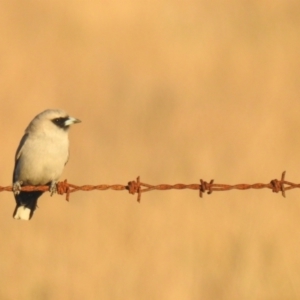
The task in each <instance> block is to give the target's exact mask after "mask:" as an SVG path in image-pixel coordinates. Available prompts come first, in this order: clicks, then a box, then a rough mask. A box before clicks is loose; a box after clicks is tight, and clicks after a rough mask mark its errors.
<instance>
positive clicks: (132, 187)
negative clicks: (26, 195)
mask: <svg viewBox="0 0 300 300" xmlns="http://www.w3.org/2000/svg"><path fill="white" fill-rule="evenodd" d="M264 188H268V189H271V190H272V191H273V192H274V193H278V192H281V194H282V196H283V197H285V192H286V191H287V190H291V189H295V188H300V184H295V183H292V182H289V181H286V180H285V171H284V172H283V173H282V175H281V179H280V180H277V179H273V180H271V181H270V182H269V183H254V184H245V183H242V184H234V185H229V184H218V183H214V180H211V181H210V182H206V181H204V180H202V179H200V184H196V183H195V184H182V183H178V184H173V185H171V184H159V185H151V184H147V183H143V182H141V181H140V177H137V179H136V181H129V182H128V184H127V185H122V184H113V185H107V184H101V185H82V186H78V185H75V184H71V183H68V182H67V180H64V181H60V182H57V193H58V194H60V195H63V194H66V200H67V201H69V199H70V194H71V193H74V192H77V191H93V190H98V191H106V190H114V191H123V190H127V191H129V193H130V194H132V195H134V194H136V193H137V201H138V202H140V201H141V194H142V193H144V192H150V191H153V190H159V191H165V190H172V189H175V190H183V189H190V190H197V191H199V196H200V197H201V198H202V197H203V194H204V193H205V192H207V194H211V193H212V192H220V191H229V190H234V189H235V190H249V189H264ZM4 191H8V192H11V191H13V189H12V186H7V187H1V186H0V192H4ZM21 191H24V192H30V191H43V192H46V191H49V186H47V185H45V186H22V187H21Z"/></svg>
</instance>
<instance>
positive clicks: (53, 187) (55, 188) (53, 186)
mask: <svg viewBox="0 0 300 300" xmlns="http://www.w3.org/2000/svg"><path fill="white" fill-rule="evenodd" d="M49 192H50V193H51V196H52V195H53V194H55V193H57V187H56V181H54V180H53V181H51V184H50V189H49Z"/></svg>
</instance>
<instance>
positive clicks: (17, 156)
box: [13, 133, 28, 183]
mask: <svg viewBox="0 0 300 300" xmlns="http://www.w3.org/2000/svg"><path fill="white" fill-rule="evenodd" d="M27 138H28V133H25V134H24V135H23V137H22V139H21V141H20V144H19V146H18V148H17V151H16V155H15V167H14V173H13V183H14V182H16V181H17V178H16V169H17V165H18V161H19V159H20V157H21V154H22V149H23V146H24V144H25V142H26V140H27Z"/></svg>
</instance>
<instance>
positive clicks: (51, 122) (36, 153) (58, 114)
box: [13, 109, 81, 220]
mask: <svg viewBox="0 0 300 300" xmlns="http://www.w3.org/2000/svg"><path fill="white" fill-rule="evenodd" d="M79 122H81V121H80V120H78V119H76V118H73V117H70V116H68V115H67V113H66V112H64V111H63V110H58V109H48V110H45V111H43V112H41V113H40V114H38V115H37V116H36V117H35V118H34V119H33V120H32V121H31V122H30V124H29V125H28V127H27V128H26V130H25V134H24V136H23V137H22V139H21V141H20V144H19V147H18V149H17V152H16V156H15V168H14V172H13V191H14V196H15V199H16V203H17V205H16V208H15V210H14V213H13V217H14V218H15V219H19V220H30V219H31V217H32V215H33V213H34V211H35V209H36V207H37V201H38V198H39V197H40V196H41V195H42V194H43V192H42V191H32V192H24V191H23V192H22V191H21V187H22V186H26V185H49V186H50V193H51V195H52V194H53V193H55V192H56V182H57V181H58V179H59V177H60V175H61V174H62V172H63V169H64V166H65V164H66V163H67V161H68V157H69V137H68V129H69V127H70V125H72V124H74V123H79Z"/></svg>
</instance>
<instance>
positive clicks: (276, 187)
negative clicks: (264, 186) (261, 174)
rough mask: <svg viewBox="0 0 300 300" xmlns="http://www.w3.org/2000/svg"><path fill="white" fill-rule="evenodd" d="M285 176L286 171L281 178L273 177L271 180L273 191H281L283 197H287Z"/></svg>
mask: <svg viewBox="0 0 300 300" xmlns="http://www.w3.org/2000/svg"><path fill="white" fill-rule="evenodd" d="M284 177H285V171H284V172H283V173H282V175H281V179H280V180H277V179H273V180H271V182H270V184H271V187H272V192H273V193H278V192H281V194H282V196H283V197H285V188H284Z"/></svg>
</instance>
